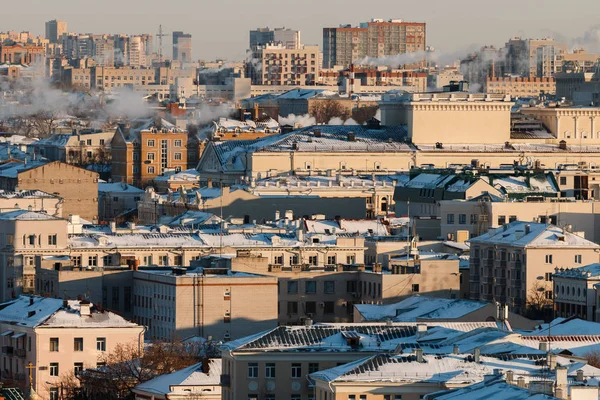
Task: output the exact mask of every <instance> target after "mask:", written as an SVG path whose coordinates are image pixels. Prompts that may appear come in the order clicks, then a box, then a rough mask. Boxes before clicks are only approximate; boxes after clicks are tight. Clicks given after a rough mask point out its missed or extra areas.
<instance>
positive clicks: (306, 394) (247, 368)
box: [221, 322, 496, 400]
mask: <svg viewBox="0 0 600 400" xmlns="http://www.w3.org/2000/svg"><path fill="white" fill-rule="evenodd" d="M438 326H440V327H446V328H449V329H448V330H447V331H445V332H441V330H440V331H439V333H440V336H439V339H440V340H441V341H443V340H444V338H446V337H448V336H449V335H452V334H457V335H460V334H461V332H463V333H466V332H468V331H470V330H471V329H476V328H478V327H481V328H483V327H488V328H491V327H495V326H496V325H495V323H490V322H476V323H468V324H464V323H443V322H441V323H432V324H426V323H423V324H420V328H418V327H417V324H415V323H391V324H387V325H386V324H385V323H384V324H370V323H367V324H331V325H311V326H293V327H292V326H279V327H277V328H275V329H271V330H268V331H265V332H261V333H259V334H255V335H253V336H249V337H245V338H242V339H238V340H235V341H231V342H228V343H226V344H225V345H224V346H223V350H222V362H223V364H222V365H223V367H222V370H223V372H222V373H223V379H222V381H221V382H222V391H223V399H224V400H237V399H256V400H258V399H268V398H270V397H275V395H277V397H280V396H281V397H283V398H290V399H291V398H296V399H301V400H307V399H315V397H314V395H315V392H314V391H315V381H314V380H313V379H307V375H309V374H312V373H315V372H318V371H324V370H327V369H329V368H335V367H339V366H342V365H345V364H347V363H352V362H357V361H358V360H361V359H365V358H367V357H369V356H374V355H376V354H378V353H382V352H392V351H395V350H396V349H403V350H405V351H410V350H408V349H409V348H410V346H413V348H414V346H415V345H416V342H419V341H420V340H421V337H426V336H427V334H426V333H427V332H428V331H429V330H431V331H435V330H436V328H435V327H438ZM419 330H420V332H419ZM417 346H418V345H417ZM451 351H452V346H450V350H449V352H451ZM329 398H331V396H330V397H329ZM317 399H318V397H317ZM344 399H347V397H344Z"/></svg>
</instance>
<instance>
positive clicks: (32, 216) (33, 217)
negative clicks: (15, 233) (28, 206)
mask: <svg viewBox="0 0 600 400" xmlns="http://www.w3.org/2000/svg"><path fill="white" fill-rule="evenodd" d="M60 219H62V218H58V217H55V216H53V215H49V214H46V213H42V212H37V211H28V210H15V211H9V212H5V213H0V220H5V221H6V220H16V221H50V220H54V221H57V220H60Z"/></svg>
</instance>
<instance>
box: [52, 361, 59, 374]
mask: <svg viewBox="0 0 600 400" xmlns="http://www.w3.org/2000/svg"><path fill="white" fill-rule="evenodd" d="M50 376H58V363H50Z"/></svg>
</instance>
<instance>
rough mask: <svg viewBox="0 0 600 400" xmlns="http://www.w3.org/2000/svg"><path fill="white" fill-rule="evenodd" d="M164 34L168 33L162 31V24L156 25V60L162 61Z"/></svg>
mask: <svg viewBox="0 0 600 400" xmlns="http://www.w3.org/2000/svg"><path fill="white" fill-rule="evenodd" d="M165 36H168V34H166V33H163V27H162V25H159V26H158V34H157V35H156V37H157V38H158V62H159V63H160V62H162V57H163V38H164V37H165Z"/></svg>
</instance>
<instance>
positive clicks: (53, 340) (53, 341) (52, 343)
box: [50, 337, 58, 351]
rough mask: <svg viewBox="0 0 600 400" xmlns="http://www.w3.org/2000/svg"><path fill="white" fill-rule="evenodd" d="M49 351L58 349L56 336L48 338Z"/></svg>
mask: <svg viewBox="0 0 600 400" xmlns="http://www.w3.org/2000/svg"><path fill="white" fill-rule="evenodd" d="M50 351H58V338H56V337H53V338H50Z"/></svg>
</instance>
